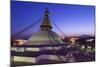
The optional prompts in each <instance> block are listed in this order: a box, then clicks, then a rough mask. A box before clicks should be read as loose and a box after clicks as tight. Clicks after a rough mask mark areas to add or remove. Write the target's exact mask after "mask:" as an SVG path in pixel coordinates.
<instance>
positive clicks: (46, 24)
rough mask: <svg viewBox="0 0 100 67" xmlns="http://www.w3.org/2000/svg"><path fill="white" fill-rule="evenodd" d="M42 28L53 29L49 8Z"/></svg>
mask: <svg viewBox="0 0 100 67" xmlns="http://www.w3.org/2000/svg"><path fill="white" fill-rule="evenodd" d="M40 28H41V30H51V29H52V26H51V23H50V20H49V11H48V9H47V8H46V10H45V17H44V19H43V22H42V24H41V26H40Z"/></svg>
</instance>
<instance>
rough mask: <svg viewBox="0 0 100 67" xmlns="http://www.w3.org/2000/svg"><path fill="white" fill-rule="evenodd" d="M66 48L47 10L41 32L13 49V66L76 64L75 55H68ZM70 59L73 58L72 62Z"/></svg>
mask: <svg viewBox="0 0 100 67" xmlns="http://www.w3.org/2000/svg"><path fill="white" fill-rule="evenodd" d="M65 46H67V45H66V44H65V43H64V42H63V41H62V39H61V38H60V37H59V36H58V35H57V34H56V33H55V32H53V31H52V25H51V23H50V20H49V11H48V10H47V9H46V11H45V13H44V19H43V22H42V24H41V25H40V31H39V32H36V33H33V35H32V36H31V37H29V39H28V41H27V43H26V44H24V45H16V46H12V47H11V64H12V66H20V65H35V64H51V63H62V62H74V61H75V60H74V59H73V55H72V54H68V55H67V51H66V49H67V48H64V47H65ZM66 55H67V56H66ZM68 57H71V61H70V58H68ZM72 59H73V60H72Z"/></svg>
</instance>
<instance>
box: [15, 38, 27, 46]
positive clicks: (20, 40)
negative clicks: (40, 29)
mask: <svg viewBox="0 0 100 67" xmlns="http://www.w3.org/2000/svg"><path fill="white" fill-rule="evenodd" d="M26 42H27V40H23V39H17V40H15V41H14V45H23V44H25V43H26Z"/></svg>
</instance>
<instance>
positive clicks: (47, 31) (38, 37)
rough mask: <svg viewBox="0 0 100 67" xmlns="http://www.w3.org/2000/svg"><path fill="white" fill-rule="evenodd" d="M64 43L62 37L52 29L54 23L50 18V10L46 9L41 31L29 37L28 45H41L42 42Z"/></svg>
mask: <svg viewBox="0 0 100 67" xmlns="http://www.w3.org/2000/svg"><path fill="white" fill-rule="evenodd" d="M57 41H58V42H59V43H60V44H64V42H63V41H62V40H61V38H60V37H59V36H58V35H57V34H56V33H55V32H53V31H52V25H51V23H50V20H49V11H48V9H46V11H45V13H44V18H43V22H42V24H41V25H40V31H39V32H36V33H33V35H32V36H31V37H30V38H29V39H28V43H27V44H28V45H41V44H51V43H52V44H58V42H57Z"/></svg>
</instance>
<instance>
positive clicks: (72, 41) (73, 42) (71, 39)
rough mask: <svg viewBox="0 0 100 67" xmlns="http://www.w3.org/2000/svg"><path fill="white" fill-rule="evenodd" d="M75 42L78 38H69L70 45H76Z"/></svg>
mask: <svg viewBox="0 0 100 67" xmlns="http://www.w3.org/2000/svg"><path fill="white" fill-rule="evenodd" d="M76 40H78V38H76V37H75V38H70V42H71V44H75V43H76Z"/></svg>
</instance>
